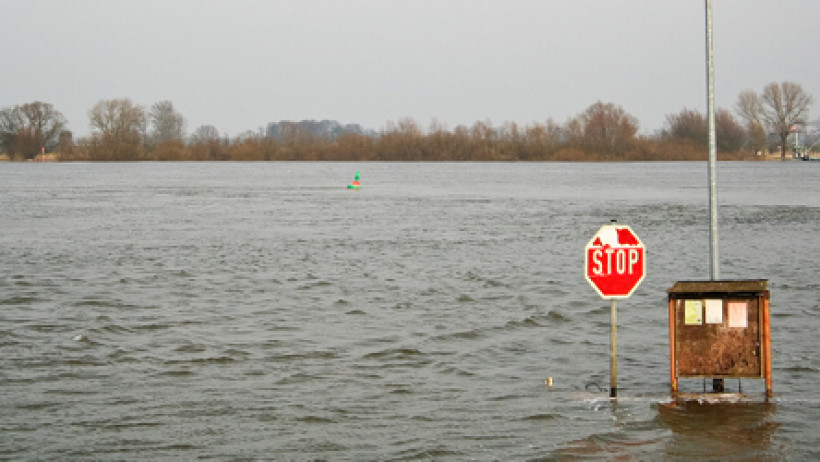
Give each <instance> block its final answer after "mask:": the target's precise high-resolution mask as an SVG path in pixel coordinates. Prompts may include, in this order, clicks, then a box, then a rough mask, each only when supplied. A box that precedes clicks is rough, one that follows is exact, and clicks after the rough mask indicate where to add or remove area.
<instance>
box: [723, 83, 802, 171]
mask: <svg viewBox="0 0 820 462" xmlns="http://www.w3.org/2000/svg"><path fill="white" fill-rule="evenodd" d="M813 102H814V98H812V96H811V95H809V94H808V93H806V91H805V90H803V87H802V86H800V85H799V84H796V83H793V82H783V83H779V84H778V83H775V82H772V83H770V84H768V85H766V86H765V87H764V88H763V92H762V93H761V94H760V95H757V94H755V93H754V92H753V91H751V90H747V91H744V92H743V93H741V94H740V97H739V98H738V102H737V104H736V105H735V110H736V111H737V112H738V113H739V114H740V115H741V117H743V118H744V119H746V121H747V123H749V124H750V126H751V124H752V123H753V122H757V123H760V124H761V125H764V126H765V127H766V128H767V129H768V130H769V132H770V133H777V135H778V136H779V137H780V157H786V140H787V139H788V137H789V133H790V132H791V131H792V127H793V126H794V125H795V124H805V123H806V122H807V119H808V115H809V107H810V106H811V105H812V103H813Z"/></svg>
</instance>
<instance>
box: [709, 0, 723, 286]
mask: <svg viewBox="0 0 820 462" xmlns="http://www.w3.org/2000/svg"><path fill="white" fill-rule="evenodd" d="M713 55H714V53H713V47H712V2H711V0H706V82H707V85H706V87H707V90H706V92H707V95H706V103H707V118H708V123H709V225H710V226H709V257H710V259H709V276H710V278H711V279H712V280H713V281H714V280H717V279H718V278H719V277H720V276H719V268H718V210H717V145H716V143H715V64H714V56H713Z"/></svg>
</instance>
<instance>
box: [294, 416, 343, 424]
mask: <svg viewBox="0 0 820 462" xmlns="http://www.w3.org/2000/svg"><path fill="white" fill-rule="evenodd" d="M296 420H298V421H299V422H302V423H307V424H327V423H336V421H335V420H333V419H331V418H328V417H319V416H316V415H306V416H303V417H298V418H297V419H296Z"/></svg>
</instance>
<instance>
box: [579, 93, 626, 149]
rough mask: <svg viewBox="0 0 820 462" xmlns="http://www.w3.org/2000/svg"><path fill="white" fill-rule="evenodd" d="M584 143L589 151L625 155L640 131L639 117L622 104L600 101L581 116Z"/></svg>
mask: <svg viewBox="0 0 820 462" xmlns="http://www.w3.org/2000/svg"><path fill="white" fill-rule="evenodd" d="M579 122H580V127H579V128H580V129H581V133H582V134H583V144H584V147H585V148H587V150H588V151H591V152H599V153H603V154H607V155H615V156H618V157H623V155H624V154H626V152H627V151H628V150H629V148H630V147H631V145H632V143H633V141H634V140H635V134H636V133H637V132H638V119H636V118H635V117H634V116H632V115H630V114H628V113H627V112H626V111H624V110H623V108H622V107H621V106H618V105H615V104H613V103H607V104H604V103H602V102H600V101H598V102H596V103H594V104H593V105H592V106H590V107H589V108H587V110H586V111H584V113H582V114H581V116H580V118H579Z"/></svg>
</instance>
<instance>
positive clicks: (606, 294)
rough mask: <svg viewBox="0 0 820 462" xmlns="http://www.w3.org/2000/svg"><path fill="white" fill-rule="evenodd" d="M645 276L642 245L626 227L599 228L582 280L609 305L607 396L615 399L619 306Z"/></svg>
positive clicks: (589, 245) (589, 247) (587, 251)
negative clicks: (621, 300)
mask: <svg viewBox="0 0 820 462" xmlns="http://www.w3.org/2000/svg"><path fill="white" fill-rule="evenodd" d="M645 276H646V252H645V248H644V245H643V243H642V242H641V240H640V239H639V238H638V235H637V234H635V233H634V232H633V231H632V229H631V228H630V227H629V226H625V225H619V224H617V223H615V221H614V220H613V223H612V224H610V225H604V226H601V229H599V230H598V232H597V233H595V235H594V236H592V239H590V240H589V243H587V246H586V248H585V251H584V277H585V278H586V280H587V281H588V282H589V284H590V285H591V286H592V288H594V289H595V291H596V292H598V295H600V296H601V298H604V299H609V300H611V301H612V310H611V319H610V352H609V361H610V380H609V381H610V388H609V396H610V397H613V398H614V397H616V396H618V346H617V345H618V302H617V300H618V299H619V298H629V296H630V295H632V293H633V292H634V291H635V289H636V288H637V287H638V285H639V284H640V283H641V281H643V278H644V277H645Z"/></svg>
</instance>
